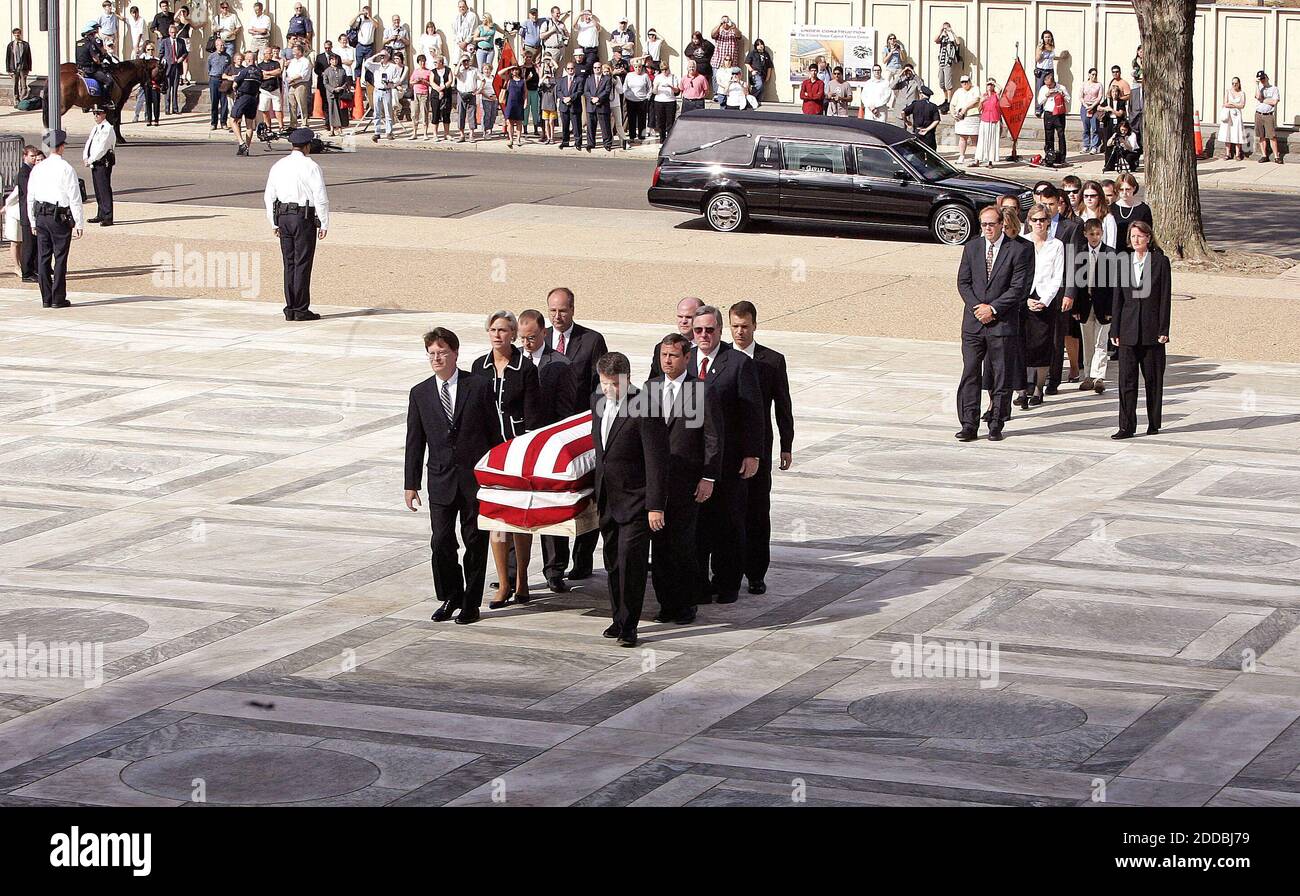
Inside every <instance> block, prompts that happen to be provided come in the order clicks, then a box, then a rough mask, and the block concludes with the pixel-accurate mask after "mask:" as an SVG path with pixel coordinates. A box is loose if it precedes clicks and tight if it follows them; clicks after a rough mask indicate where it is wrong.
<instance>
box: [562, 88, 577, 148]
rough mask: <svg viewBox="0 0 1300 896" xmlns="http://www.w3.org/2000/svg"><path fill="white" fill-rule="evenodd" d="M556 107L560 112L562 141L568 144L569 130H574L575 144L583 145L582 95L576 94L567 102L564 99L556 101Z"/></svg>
mask: <svg viewBox="0 0 1300 896" xmlns="http://www.w3.org/2000/svg"><path fill="white" fill-rule="evenodd" d="M556 108H557V109H558V110H559V112H560V143H561V144H564V145H567V144H568V143H569V132H570V131H572V132H573V145H574V146H581V145H582V97H580V96H575V97H574V98H573V99H572V100H570V101H569V102H568V103H567V104H566V103H565V102H564V101H563V100H557V101H556Z"/></svg>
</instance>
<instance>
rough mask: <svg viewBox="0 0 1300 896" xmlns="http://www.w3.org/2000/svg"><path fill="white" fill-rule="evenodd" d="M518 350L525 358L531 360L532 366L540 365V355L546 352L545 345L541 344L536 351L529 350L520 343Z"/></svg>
mask: <svg viewBox="0 0 1300 896" xmlns="http://www.w3.org/2000/svg"><path fill="white" fill-rule="evenodd" d="M519 350H520V351H522V352H523V353H524V357H525V358H527V359H528V360H529V361H532V362H533V366H534V367H541V364H542V355H544V354H546V346H542V347H541V348H539V349H538V350H537V351H536V352H530V351H529V350H528V349H526V348H524V347H523V346H522V345H521V346H520V347H519Z"/></svg>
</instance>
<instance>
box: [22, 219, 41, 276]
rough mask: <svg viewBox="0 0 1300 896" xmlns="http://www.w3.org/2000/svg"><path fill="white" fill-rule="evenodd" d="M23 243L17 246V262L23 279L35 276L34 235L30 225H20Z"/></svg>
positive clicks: (35, 253)
mask: <svg viewBox="0 0 1300 896" xmlns="http://www.w3.org/2000/svg"><path fill="white" fill-rule="evenodd" d="M19 226H20V227H21V228H22V231H23V233H22V236H23V241H22V242H21V243H20V244H19V246H18V262H19V266H20V267H21V268H22V272H23V276H24V277H35V276H36V255H37V252H36V243H37V239H36V234H34V233H32V225H31V224H20V225H19Z"/></svg>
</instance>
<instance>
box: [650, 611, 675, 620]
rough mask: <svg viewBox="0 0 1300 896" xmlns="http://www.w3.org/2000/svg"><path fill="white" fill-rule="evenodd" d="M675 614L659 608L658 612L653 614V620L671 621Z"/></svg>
mask: <svg viewBox="0 0 1300 896" xmlns="http://www.w3.org/2000/svg"><path fill="white" fill-rule="evenodd" d="M676 618H677V616H676V615H674V614H672V613H669V612H668V611H667V610H665V609H662V608H660V610H659V614H658V615H657V616H655V622H672V621H673V620H674V619H676Z"/></svg>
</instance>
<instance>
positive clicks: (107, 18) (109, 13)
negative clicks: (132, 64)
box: [95, 0, 131, 59]
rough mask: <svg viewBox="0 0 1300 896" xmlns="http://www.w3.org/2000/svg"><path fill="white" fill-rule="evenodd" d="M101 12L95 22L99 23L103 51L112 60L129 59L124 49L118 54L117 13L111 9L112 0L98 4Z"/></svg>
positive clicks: (129, 56) (105, 0) (128, 54)
mask: <svg viewBox="0 0 1300 896" xmlns="http://www.w3.org/2000/svg"><path fill="white" fill-rule="evenodd" d="M100 8H101V9H102V10H103V11H102V12H101V13H100V15H99V18H97V19H96V20H95V21H97V22H98V23H99V39H100V40H102V41H103V42H104V50H105V52H107V53H108V55H110V56H112V57H113V58H114V59H130V58H131V54H130V53H129V52H128V50H127V49H126V48H123V50H122V51H121V52H120V53H119V52H118V41H117V24H118V15H117V11H116V10H115V9H114V8H113V0H104V2H103V3H101V4H100Z"/></svg>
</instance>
